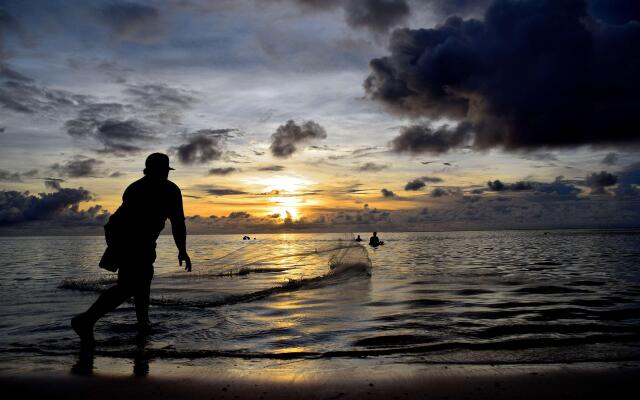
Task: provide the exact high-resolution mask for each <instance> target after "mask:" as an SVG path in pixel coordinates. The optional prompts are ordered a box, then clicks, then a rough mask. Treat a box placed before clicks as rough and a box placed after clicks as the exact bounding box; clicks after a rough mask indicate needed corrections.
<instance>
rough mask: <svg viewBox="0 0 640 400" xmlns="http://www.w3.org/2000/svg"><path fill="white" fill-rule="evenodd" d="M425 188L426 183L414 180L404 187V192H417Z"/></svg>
mask: <svg viewBox="0 0 640 400" xmlns="http://www.w3.org/2000/svg"><path fill="white" fill-rule="evenodd" d="M423 187H425V183H424V182H422V181H421V180H420V179H414V180H412V181H410V182H408V183H407V184H406V185H404V190H411V191H416V190H420V189H422V188H423Z"/></svg>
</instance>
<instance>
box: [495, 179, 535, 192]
mask: <svg viewBox="0 0 640 400" xmlns="http://www.w3.org/2000/svg"><path fill="white" fill-rule="evenodd" d="M487 187H488V188H489V190H491V191H494V192H502V191H507V190H509V191H513V192H520V191H523V190H533V185H532V184H531V183H530V182H525V181H520V182H516V183H508V184H504V183H502V182H501V181H500V180H495V181H493V182H492V181H489V182H487Z"/></svg>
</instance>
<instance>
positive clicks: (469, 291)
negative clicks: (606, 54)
mask: <svg viewBox="0 0 640 400" xmlns="http://www.w3.org/2000/svg"><path fill="white" fill-rule="evenodd" d="M488 293H493V291H491V290H486V289H462V290H458V291H457V292H456V294H458V295H460V296H475V295H478V294H488Z"/></svg>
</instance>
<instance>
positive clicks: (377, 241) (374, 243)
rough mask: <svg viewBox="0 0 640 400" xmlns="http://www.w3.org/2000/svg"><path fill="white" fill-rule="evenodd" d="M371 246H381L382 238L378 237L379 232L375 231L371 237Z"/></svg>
mask: <svg viewBox="0 0 640 400" xmlns="http://www.w3.org/2000/svg"><path fill="white" fill-rule="evenodd" d="M369 246H373V247H378V246H380V238H378V232H373V236H371V237H370V238H369Z"/></svg>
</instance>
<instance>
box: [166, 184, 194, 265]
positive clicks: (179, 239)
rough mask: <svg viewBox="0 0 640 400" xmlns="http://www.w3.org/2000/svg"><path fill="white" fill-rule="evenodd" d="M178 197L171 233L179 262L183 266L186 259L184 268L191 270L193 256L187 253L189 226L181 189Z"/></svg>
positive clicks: (171, 219) (171, 217) (172, 218)
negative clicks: (185, 215) (187, 225)
mask: <svg viewBox="0 0 640 400" xmlns="http://www.w3.org/2000/svg"><path fill="white" fill-rule="evenodd" d="M177 197H178V198H177V199H176V208H175V210H174V212H173V213H172V215H171V216H170V217H169V219H170V221H171V233H172V234H173V240H174V241H175V242H176V247H178V263H179V264H180V266H182V262H183V261H184V262H185V266H184V269H185V270H187V271H189V272H191V258H189V254H187V227H186V225H185V223H184V210H183V209H182V194H181V193H180V191H178V196H177Z"/></svg>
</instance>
